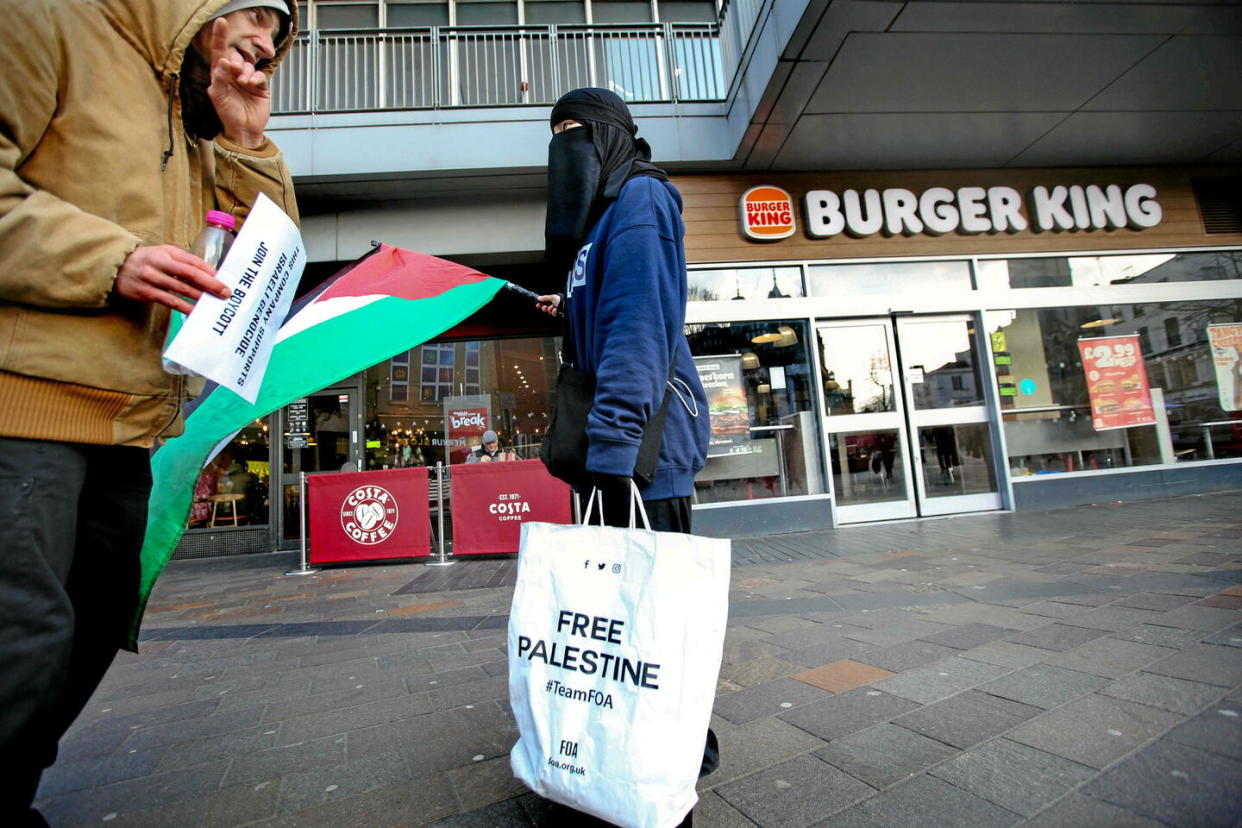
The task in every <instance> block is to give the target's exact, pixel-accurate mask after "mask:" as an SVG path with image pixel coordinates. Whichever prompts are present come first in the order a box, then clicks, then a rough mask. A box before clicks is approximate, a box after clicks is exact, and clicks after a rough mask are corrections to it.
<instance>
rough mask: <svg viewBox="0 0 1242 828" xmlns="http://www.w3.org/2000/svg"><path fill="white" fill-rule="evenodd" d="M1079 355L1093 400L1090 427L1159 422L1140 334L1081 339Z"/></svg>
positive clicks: (1111, 427)
mask: <svg viewBox="0 0 1242 828" xmlns="http://www.w3.org/2000/svg"><path fill="white" fill-rule="evenodd" d="M1078 353H1079V354H1080V355H1081V356H1082V370H1083V373H1084V374H1086V379H1087V397H1088V398H1089V399H1090V400H1091V426H1092V427H1093V428H1094V429H1095V430H1096V431H1107V430H1109V429H1113V428H1130V427H1131V426H1140V425H1150V424H1151V423H1154V422H1155V421H1156V412H1155V410H1154V409H1153V408H1152V405H1151V390H1150V388H1149V386H1148V385H1147V366H1146V365H1145V364H1144V363H1143V352H1142V349H1141V348H1140V347H1139V337H1138V334H1131V335H1127V336H1099V337H1092V338H1090V339H1080V340H1078Z"/></svg>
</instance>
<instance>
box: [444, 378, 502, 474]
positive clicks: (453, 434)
mask: <svg viewBox="0 0 1242 828" xmlns="http://www.w3.org/2000/svg"><path fill="white" fill-rule="evenodd" d="M491 410H492V398H491V397H490V396H488V395H486V394H468V395H465V396H461V397H445V398H444V437H445V441H444V443H445V448H446V449H447V450H448V462H449V463H450V464H452V463H464V462H466V457H467V456H469V454H470V452H471V451H473V450H474V448H475V446H478V445H480V444H481V443H482V442H483V432H485V431H487V430H488V429H489V428H491V419H492V417H491Z"/></svg>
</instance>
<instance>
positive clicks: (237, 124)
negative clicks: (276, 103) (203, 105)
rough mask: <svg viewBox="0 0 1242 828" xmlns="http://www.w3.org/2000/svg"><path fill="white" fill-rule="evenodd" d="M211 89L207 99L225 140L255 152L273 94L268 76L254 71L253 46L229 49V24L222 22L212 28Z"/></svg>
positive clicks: (260, 56) (269, 113) (241, 45)
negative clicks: (212, 106) (213, 110)
mask: <svg viewBox="0 0 1242 828" xmlns="http://www.w3.org/2000/svg"><path fill="white" fill-rule="evenodd" d="M211 26H212V28H211V56H210V62H211V85H210V86H208V87H207V95H208V97H210V98H211V103H212V104H213V105H214V106H215V108H216V115H217V116H218V117H219V118H220V123H221V124H222V125H223V126H224V137H225V138H227V139H229V140H230V141H232V142H233V143H235V144H241V145H242V146H243V147H248V148H250V149H254V148H256V147H258V146H259V145H260V144H262V143H263V133H264V130H266V129H267V121H268V118H269V117H270V116H271V111H272V93H271V90H270V89H269V88H268V84H267V75H266V74H264V73H263V72H262V71H261V70H259V69H257V68H255V64H256V63H257V62H258V60H259V59H260V58H262V57H270V55H258V54H254V53H252V52H251V51H250V49H251V48H253V47H252V46H247V45H245V43H240V44H239V45H236V46H230V45H229V23H228V21H227V20H225V19H224V18H220V19H218V20H215V21H213V22H212V24H211Z"/></svg>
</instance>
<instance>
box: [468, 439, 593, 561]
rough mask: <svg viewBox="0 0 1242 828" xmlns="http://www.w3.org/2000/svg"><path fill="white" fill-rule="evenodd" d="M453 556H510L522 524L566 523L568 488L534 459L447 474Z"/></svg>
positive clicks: (477, 464)
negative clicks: (450, 498) (450, 501)
mask: <svg viewBox="0 0 1242 828" xmlns="http://www.w3.org/2000/svg"><path fill="white" fill-rule="evenodd" d="M449 474H450V478H451V485H452V497H453V554H454V555H455V556H456V555H491V554H506V553H516V552H517V551H518V541H519V539H520V538H521V534H522V524H523V523H530V522H532V521H542V522H544V523H569V521H570V509H569V487H568V486H566V485H565V484H564V483H562V482H561V481H559V480H557V479H556V478H555V477H553V476H552V475H550V474H548V471H547V469H545V468H544V467H543V463H542V462H540V461H538V460H515V461H513V462H509V463H472V464H470V465H468V466H466V465H462V466H453V467H452V471H451V472H450V473H449Z"/></svg>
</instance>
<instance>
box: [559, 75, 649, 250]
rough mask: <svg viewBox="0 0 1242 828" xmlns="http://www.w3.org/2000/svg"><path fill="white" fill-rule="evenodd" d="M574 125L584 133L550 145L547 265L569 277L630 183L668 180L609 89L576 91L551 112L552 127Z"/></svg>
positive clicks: (564, 134) (564, 136)
mask: <svg viewBox="0 0 1242 828" xmlns="http://www.w3.org/2000/svg"><path fill="white" fill-rule="evenodd" d="M564 120H574V121H577V122H578V123H580V124H583V126H582V127H580V128H576V129H569V130H565V131H564V132H562V133H560V134H559V135H554V136H552V141H551V142H550V143H549V145H548V213H547V220H546V223H545V226H544V241H545V245H546V247H545V260H546V261H547V263H548V265H549V266H550V267H552V268H553V269H554V272H565V271H567V270H568V269H569V267H570V265H571V264H572V263H573V259H574V256H575V255H576V254H577V252H578V248H579V247H580V246H581V245H582V242H583V241H584V240H585V239H586V237H587V235H588V234H589V233H590V231H591V228H592V227H593V226H594V225H595V222H596V221H598V220H599V217H600V216H601V215H602V214H603V212H604V210H605V209H606V208H607V207H608V205H609V204H610V203H611V202H612V201H615V200H616V198H617V197H618V196H619V195H620V194H621V188H622V186H624V185H625V182H627V181H629V180H630V179H631V178H638V177H640V176H649V177H651V178H658V179H660V180H663V181H667V180H668V174H667V173H665V172H664V170H662V169H660V168H659V167H657V166H656V165H655V164H652V163H651V147H650V146H649V145H648V144H647V142H646V141H645V140H644V139H642V138H638V137H636V133H637V132H638V126H637V125H636V124H635V123H634V119H633V117H632V116H631V115H630V110H629V108H628V107H627V106H626V105H625V101H623V100H621V98H620V96H618V95H616V94H615V93H613V92H609V91H608V90H607V89H575V90H574V91H573V92H568V93H566V94H565V95H563V96H562V97H561V99H560V100H559V101H557V102H556V105H555V106H554V107H552V115H551V125H552V126H554V127H555V126H556V125H557V124H559V123H560V122H561V121H564Z"/></svg>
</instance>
